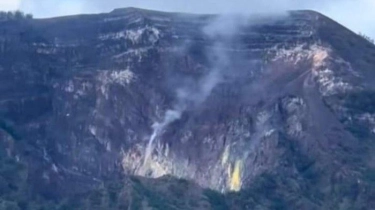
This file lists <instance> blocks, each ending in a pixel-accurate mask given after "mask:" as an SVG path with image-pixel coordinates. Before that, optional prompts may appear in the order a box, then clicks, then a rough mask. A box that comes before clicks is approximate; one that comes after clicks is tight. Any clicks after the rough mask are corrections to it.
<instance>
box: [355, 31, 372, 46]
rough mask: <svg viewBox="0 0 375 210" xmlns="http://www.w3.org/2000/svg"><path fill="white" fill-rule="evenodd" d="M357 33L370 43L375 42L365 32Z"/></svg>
mask: <svg viewBox="0 0 375 210" xmlns="http://www.w3.org/2000/svg"><path fill="white" fill-rule="evenodd" d="M358 35H360V36H361V37H362V38H364V39H366V40H367V41H369V42H371V43H372V44H375V41H374V39H373V38H371V37H369V36H367V35H366V34H363V33H361V32H359V33H358Z"/></svg>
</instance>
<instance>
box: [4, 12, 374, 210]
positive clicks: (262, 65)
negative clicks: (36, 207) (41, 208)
mask: <svg viewBox="0 0 375 210" xmlns="http://www.w3.org/2000/svg"><path fill="white" fill-rule="evenodd" d="M374 67H375V46H374V45H372V44H371V43H369V42H367V41H366V40H364V39H363V38H361V37H360V36H357V35H356V34H354V33H352V32H350V31H349V30H347V29H346V28H344V27H342V26H341V25H339V24H337V23H335V22H334V21H332V20H330V19H329V18H327V17H325V16H323V15H321V14H318V13H316V12H312V11H293V12H289V13H287V14H273V15H258V16H237V15H233V16H216V15H190V14H177V13H162V12H156V11H148V10H140V9H135V8H127V9H118V10H114V11H113V12H111V13H106V14H97V15H80V16H69V17H60V18H52V19H35V20H31V19H27V20H10V21H4V22H1V23H0V93H1V94H0V126H1V127H0V128H1V131H0V134H1V135H0V142H1V144H2V148H3V150H2V154H3V155H2V160H4V161H7V163H9V164H10V165H11V166H12V167H13V166H14V167H15V165H20V166H19V168H18V169H14V170H13V169H12V170H4V171H6V172H7V173H10V174H12V173H13V174H17V176H18V175H19V177H20V178H19V180H23V181H22V183H23V182H24V183H25V185H26V188H27V189H28V191H30V192H31V193H32V194H33V193H35V194H36V195H40V196H41V197H43V198H44V199H47V200H50V199H52V200H60V199H61V198H64V197H71V196H77V195H80V196H82V199H84V198H85V195H86V194H87V193H89V192H94V191H95V190H98V189H102V190H104V191H105V192H106V193H107V191H106V190H108V189H112V188H108V186H107V183H108V182H115V183H116V184H115V185H116V186H117V188H116V189H117V190H118V191H116V192H115V193H113V194H114V197H113V196H112V197H113V198H116V201H118V200H119V199H120V200H122V202H123V203H122V205H121V206H116V205H114V204H113V206H111V207H110V206H107V207H104V206H101V207H98V206H97V208H99V209H105V208H114V209H116V208H119V209H127V208H133V209H148V208H150V207H153V208H156V209H168V208H170V209H184V208H186V209H215V208H216V209H220V208H221V209H257V208H260V209H262V208H264V209H281V208H283V207H285V208H292V209H371V208H372V207H373V206H375V203H374V201H375V197H374V196H375V192H374V190H375V189H374V180H375V178H374V176H375V155H374V154H373V153H372V151H374V145H375V144H374V139H375V89H374V88H375V85H374V83H373V81H372V80H373V78H375V77H374V76H375V71H374ZM9 171H10V172H9ZM133 175H135V176H138V177H139V178H129V176H133ZM4 177H5V175H4ZM140 177H145V178H140ZM172 177H175V178H180V179H184V180H188V181H184V180H180V179H174V178H172ZM147 178H159V179H155V180H153V179H147ZM4 180H6V181H4V182H5V183H6V182H10V181H9V180H8V179H7V178H6V177H5V178H4ZM125 180H127V181H125ZM139 180H141V181H139ZM176 183H177V184H176ZM0 184H1V180H0ZM111 186H112V185H111ZM140 186H141V187H140ZM153 186H159V187H153ZM168 186H177V187H176V188H173V187H172V188H173V189H174V190H175V191H176V192H177V193H171V192H175V191H173V189H170V190H166V189H169V188H168ZM187 186H190V187H187ZM16 188H17V189H21V187H20V186H18V187H16ZM181 188H182V189H184V188H186V189H187V190H186V192H185V191H183V192H181ZM203 188H204V189H207V190H203ZM22 189H23V188H22ZM145 189H146V190H145ZM188 189H190V190H188ZM171 190H172V191H171ZM99 191H100V190H99ZM178 192H181V193H182V194H181V193H180V196H181V197H178V196H179V194H178ZM106 193H104V194H106ZM220 193H223V194H220ZM99 194H100V195H103V192H102V193H99ZM224 194H225V195H224ZM5 195H6V193H5ZM153 195H157V197H156V198H155V197H152V196H153ZM137 196H138V197H137ZM150 196H151V197H150ZM158 196H159V197H158ZM174 196H177V197H174ZM99 197H100V196H99ZM136 198H137V199H136ZM150 199H151V200H150ZM155 199H156V200H158V201H157V202H156V203H155ZM163 199H165V200H164V201H162V202H161V204H160V200H163ZM174 199H176V200H177V201H179V202H182V203H177V204H176V203H174ZM189 199H191V200H194V202H193V203H194V205H193V204H192V203H189ZM4 200H6V199H4ZM198 201H199V202H198ZM196 202H198V203H196ZM108 203H115V202H114V201H113V202H108ZM159 204H160V205H161V206H159ZM18 205H19V204H18ZM82 205H83V204H82ZM103 205H104V204H103ZM108 205H109V204H108ZM139 205H141V206H139ZM77 206H79V205H78V204H77ZM25 208H26V207H25ZM51 208H52V207H51ZM70 208H71V207H70ZM77 208H78V207H77ZM82 208H86V209H93V207H92V206H91V207H87V206H86V207H82Z"/></svg>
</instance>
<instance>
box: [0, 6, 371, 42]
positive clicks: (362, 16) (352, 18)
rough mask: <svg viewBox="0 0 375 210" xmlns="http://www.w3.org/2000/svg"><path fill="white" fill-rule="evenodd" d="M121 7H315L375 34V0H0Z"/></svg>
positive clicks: (79, 9)
mask: <svg viewBox="0 0 375 210" xmlns="http://www.w3.org/2000/svg"><path fill="white" fill-rule="evenodd" d="M120 7H140V8H145V9H154V10H162V11H176V12H191V13H233V12H241V13H252V12H274V11H281V10H295V9H313V10H316V11H319V12H321V13H323V14H325V15H327V16H329V17H331V18H333V19H334V20H336V21H338V22H339V23H341V24H343V25H345V26H346V27H348V28H350V29H351V30H353V31H354V32H361V33H364V34H366V35H368V36H371V37H373V38H375V0H0V10H16V9H20V10H22V11H24V12H27V13H32V14H33V15H34V17H37V18H43V17H53V16H62V15H71V14H80V13H100V12H109V11H111V10H112V9H114V8H120Z"/></svg>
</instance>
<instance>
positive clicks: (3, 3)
mask: <svg viewBox="0 0 375 210" xmlns="http://www.w3.org/2000/svg"><path fill="white" fill-rule="evenodd" d="M20 5H21V0H0V10H1V11H9V10H17V9H18V8H19V7H20Z"/></svg>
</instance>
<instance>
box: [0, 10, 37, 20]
mask: <svg viewBox="0 0 375 210" xmlns="http://www.w3.org/2000/svg"><path fill="white" fill-rule="evenodd" d="M32 18H33V15H31V14H25V13H24V12H22V11H18V10H17V11H8V12H5V11H0V21H9V20H24V19H32Z"/></svg>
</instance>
